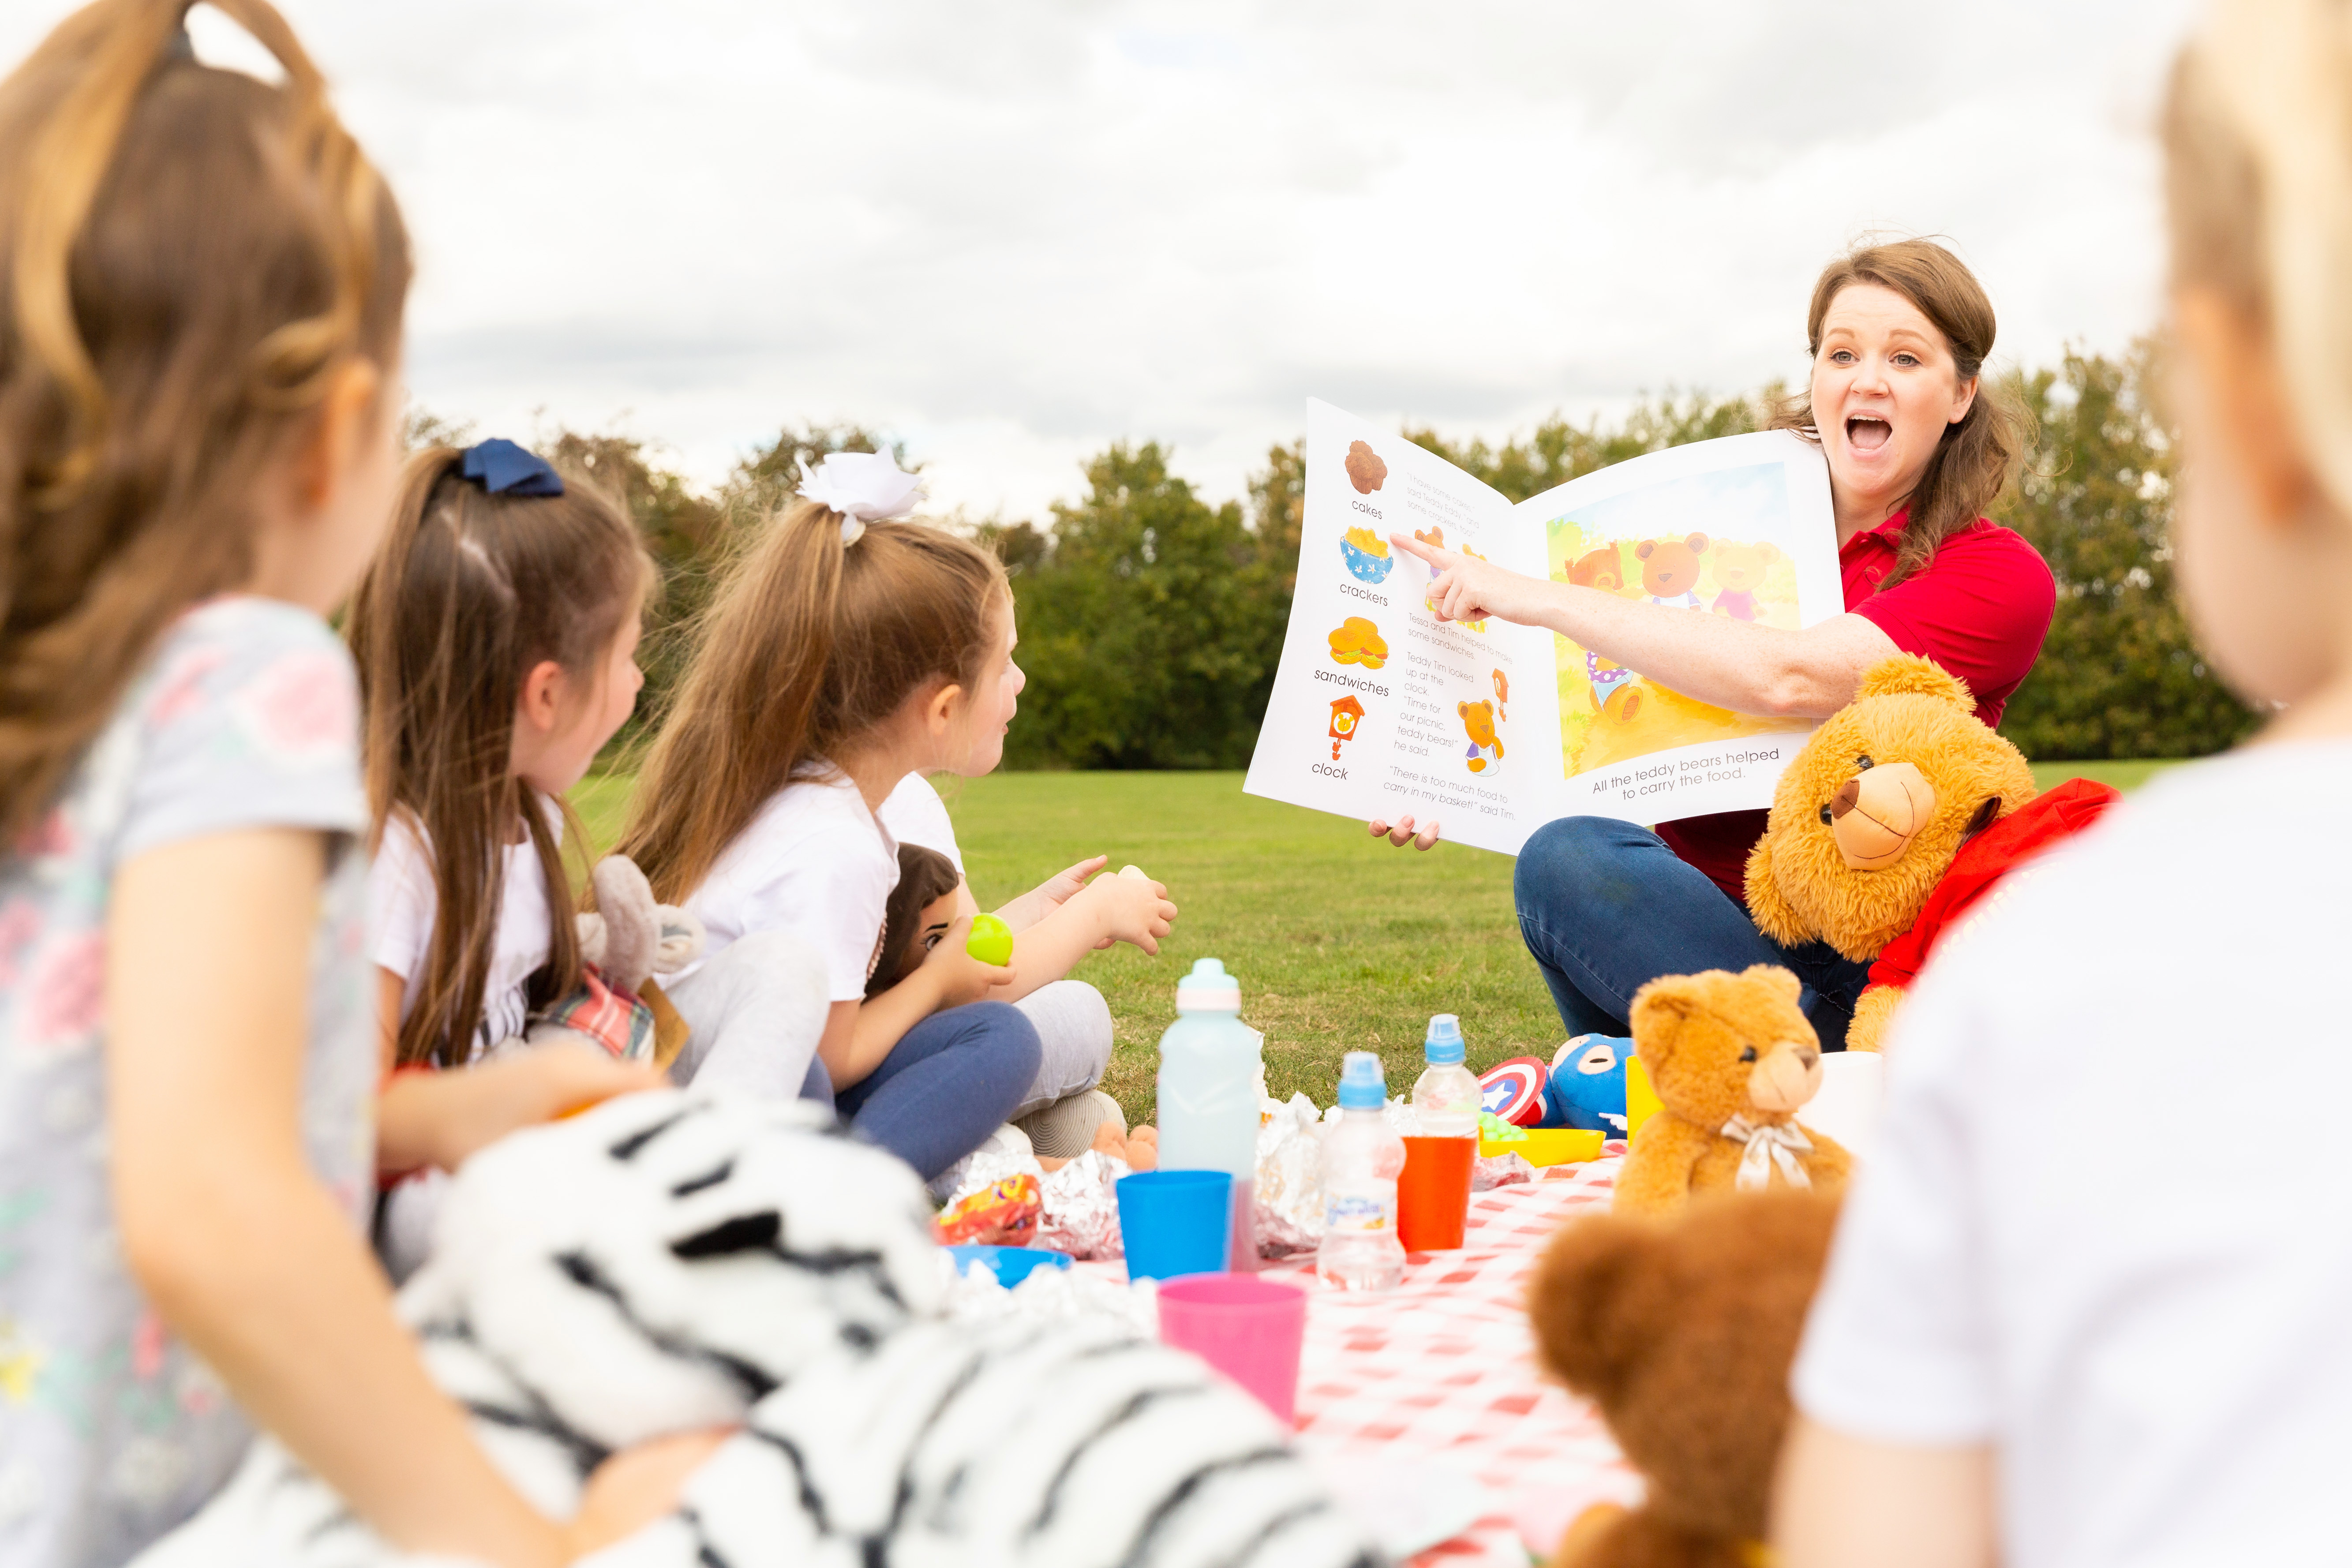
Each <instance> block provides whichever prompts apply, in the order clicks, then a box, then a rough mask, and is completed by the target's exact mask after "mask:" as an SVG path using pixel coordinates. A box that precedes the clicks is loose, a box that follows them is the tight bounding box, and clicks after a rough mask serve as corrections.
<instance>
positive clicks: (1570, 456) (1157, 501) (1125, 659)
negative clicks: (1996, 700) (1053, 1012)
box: [411, 342, 2256, 768]
mask: <svg viewBox="0 0 2352 1568" xmlns="http://www.w3.org/2000/svg"><path fill="white" fill-rule="evenodd" d="M2156 377H2157V355H2156V353H2155V350H2154V348H2153V346H2152V345H2151V344H2149V343H2147V342H2142V343H2139V344H2137V345H2135V347H2134V348H2133V349H2132V350H2131V351H2129V352H2128V353H2124V354H2122V355H2119V356H2112V357H2111V356H2106V355H2101V354H2094V353H2067V354H2066V355H2065V356H2064V357H2063V360H2062V361H2061V363H2059V364H2057V365H2055V366H2053V367H2047V368H2043V369H2039V370H2034V371H2030V372H2015V373H2012V374H2010V375H2009V376H2008V377H2007V378H2006V388H2007V390H2008V392H2009V394H2010V395H2011V396H2012V397H2014V398H2015V399H2016V400H2017V402H2018V403H2019V404H2020V405H2022V407H2023V408H2024V409H2025V410H2026V411H2027V412H2028V413H2030V414H2031V415H2032V416H2033V421H2034V426H2035V434H2034V437H2033V440H2032V445H2031V447H2030V448H2029V450H2028V452H2027V457H2026V462H2025V465H2024V470H2023V473H2022V474H2021V478H2020V479H2019V481H2018V483H2017V484H2016V485H2014V486H2013V487H2012V488H2011V490H2010V491H2009V492H2008V493H2007V494H2005V495H2004V496H2003V497H2002V498H2001V500H2000V503H1999V504H1998V505H1997V506H1996V508H1995V509H1994V513H1993V516H1994V520H1995V521H1999V522H2001V523H2004V524H2006V525H2008V526H2009V527H2011V528H2014V529H2016V530H2017V531H2019V532H2021V533H2022V534H2023V535H2024V536H2025V537H2026V538H2027V539H2029V540H2031V541H2032V543H2033V545H2034V547H2035V548H2036V549H2038V550H2040V551H2041V552H2042V557H2043V558H2044V559H2045V560H2046V561H2048V562H2049V563H2050V568H2051V571H2052V574H2053V575H2054V576H2055V577H2056V579H2057V582H2058V604H2057V611H2056V615H2055V617H2054V619H2053V623H2052V625H2051V628H2050V636H2049V640H2048V641H2047V642H2046V643H2045V644H2044V645H2043V647H2042V658H2041V661H2040V662H2039V663H2038V664H2037V665H2036V666H2035V667H2034V670H2033V673H2032V675H2030V676H2029V677H2027V679H2026V681H2025V683H2024V685H2023V686H2022V687H2021V688H2020V689H2018V692H2017V694H2016V696H2015V697H2014V698H2013V699H2012V700H2011V702H2010V705H2009V709H2008V711H2007V712H2006V714H2005V715H2004V716H2003V719H2002V721H2001V731H2002V733H2004V734H2006V735H2007V736H2008V737H2009V738H2010V739H2011V741H2013V742H2015V743H2016V744H2017V745H2018V747H2019V748H2020V749H2021V751H2023V752H2025V753H2026V755H2028V756H2029V757H2032V758H2035V759H2037V760H2048V761H2080V760H2091V759H2098V758H2114V757H2187V756H2197V755H2201V754H2203V753H2206V752H2214V751H2219V750H2221V749H2222V748H2224V747H2227V746H2229V745H2230V744H2231V743H2232V742H2235V741H2237V740H2239V739H2240V738H2242V736H2244V735H2245V734H2246V733H2247V732H2248V731H2250V730H2251V729H2252V727H2253V725H2254V723H2255V721H2256V716H2255V715H2254V714H2253V713H2252V712H2250V711H2249V710H2247V709H2246V708H2245V707H2244V705H2242V703H2240V702H2239V701H2237V700H2236V699H2235V698H2233V697H2232V696H2231V694H2230V693H2229V692H2228V691H2227V690H2226V689H2224V688H2223V687H2222V686H2221V683H2220V681H2219V680H2218V679H2216V678H2215V677H2214V675H2213V673H2212V671H2211V670H2210V668H2208V667H2207V665H2206V663H2205V661H2204V658H2203V656H2202V655H2201V654H2200V652H2199V651H2198V649H2197V647H2196V645H2195V642H2194V641H2193V639H2192V638H2191V637H2190V636H2189V628H2188V625H2187V622H2186V620H2185V618H2184V617H2183V616H2182V614H2181V610H2180V605H2179V595H2178V593H2177V591H2176V589H2175V585H2174V581H2173V573H2172V558H2171V551H2170V548H2169V544H2168V539H2167V528H2168V523H2169V521H2170V517H2171V508H2172V503H2173V496H2174V483H2173V480H2174V461H2175V457H2174V455H2175V452H2176V450H2177V447H2176V442H2175V439H2174V435H2173V432H2172V430H2171V428H2170V427H2169V426H2168V425H2167V423H2166V422H2165V419H2164V417H2163V416H2162V413H2161V410H2160V408H2159V406H2158V402H2157V399H2156V397H2155V395H2154V388H2155V383H2156ZM1779 396H1780V389H1779V388H1777V387H1768V388H1765V389H1763V390H1762V391H1760V392H1759V393H1757V394H1754V395H1748V396H1739V397H1714V396H1709V395H1701V394H1692V395H1681V396H1674V395H1668V396H1663V397H1653V398H1649V399H1645V400H1643V402H1641V403H1639V404H1637V405H1635V406H1634V407H1633V409H1631V410H1630V411H1629V412H1627V413H1626V414H1625V415H1623V416H1622V417H1618V418H1615V419H1601V418H1598V417H1596V418H1593V419H1591V420H1588V421H1587V422H1585V423H1583V424H1575V423H1572V422H1570V421H1569V420H1567V419H1565V418H1561V417H1554V418H1552V419H1549V420H1547V421H1545V422H1543V423H1542V424H1540V425H1538V426H1537V427H1536V428H1535V429H1534V430H1533V431H1531V432H1529V433H1528V434H1526V435H1524V436H1520V437H1513V438H1511V439H1508V440H1506V441H1504V442H1502V443H1501V444H1499V445H1494V446H1490V445H1489V444H1487V443H1486V441H1483V440H1476V439H1473V440H1467V441H1449V440H1447V439H1446V438H1444V437H1441V436H1440V435H1438V434H1437V433H1436V432H1435V431H1433V430H1431V429H1426V428H1421V429H1412V428H1409V429H1407V430H1406V431H1405V432H1404V435H1405V436H1406V437H1407V438H1409V439H1411V440H1412V441H1414V442H1416V443H1418V444H1419V445H1421V446H1423V447H1427V448H1428V449H1429V450H1431V451H1433V452H1435V453H1437V454H1438V455H1439V456H1441V457H1444V458H1447V459H1448V460H1449V461H1452V462H1454V463H1455V464H1457V465H1459V466H1460V467H1462V468H1465V469H1467V470H1468V471H1469V472H1471V473H1473V474H1475V475H1476V476H1477V477H1478V478H1480V479H1484V480H1485V481H1486V483H1488V484H1490V485H1492V486H1494V487H1495V489H1497V490H1499V491H1501V492H1502V493H1503V494H1504V495H1506V496H1507V497H1509V498H1510V499H1511V500H1524V499H1526V498H1527V497H1528V496H1532V495H1536V494H1538V493H1540V492H1541V491H1543V490H1546V489H1550V488H1551V487H1552V486H1554V485H1557V484H1559V483H1562V482H1563V481H1565V480H1568V479H1574V478H1576V477H1577V476H1578V475H1580V474H1585V473H1590V472H1591V471H1592V470H1593V469H1595V468H1603V467H1606V466H1608V465H1609V464H1612V463H1617V462H1622V461H1623V460H1624V459H1626V458H1633V457H1638V456H1640V455H1641V454H1642V453H1644V452H1654V451H1657V450H1660V449H1662V448H1664V447H1673V446H1678V445H1681V444H1683V443H1685V442H1688V441H1700V440H1707V439H1711V438H1713V437H1718V436H1731V435H1738V434H1740V433H1742V432H1745V431H1749V430H1756V429H1760V428H1762V427H1763V426H1764V425H1765V423H1766V421H1767V420H1768V419H1769V416H1770V414H1771V411H1772V408H1773V406H1774V405H1775V404H1776V402H1777V401H1778V399H1779ZM465 434H466V432H465V431H464V430H463V429H462V428H453V427H450V426H446V425H445V424H443V423H441V422H439V421H436V420H433V419H431V418H430V417H429V416H427V417H420V418H418V419H416V420H414V421H412V431H411V435H412V439H413V440H415V441H418V442H422V441H425V440H430V439H443V438H450V437H460V438H462V437H464V436H465ZM881 446H882V442H881V439H880V438H879V437H877V433H876V432H873V431H870V430H866V429H863V428H860V427H857V426H817V425H808V426H799V427H797V428H795V427H787V428H785V429H783V430H782V431H781V432H780V433H779V434H778V436H777V437H776V438H775V440H773V441H772V442H770V443H767V444H765V445H763V446H761V447H758V448H756V449H755V450H754V452H753V453H752V455H751V457H749V458H746V459H744V460H743V461H742V462H741V463H740V464H739V465H737V467H736V468H735V469H734V470H733V471H732V472H731V473H730V474H729V475H728V476H727V478H726V479H725V480H724V481H723V482H722V483H721V484H719V486H718V487H717V488H716V489H709V490H703V489H696V488H695V487H693V486H691V485H689V484H688V483H687V482H686V481H685V480H684V479H681V478H680V477H679V476H678V475H677V473H676V472H675V471H674V470H673V469H672V468H669V467H668V466H667V464H666V463H665V462H664V461H663V460H662V458H661V456H660V454H659V452H658V451H657V450H656V448H654V447H651V446H649V445H648V444H646V442H644V441H641V440H638V439H636V438H635V437H627V436H623V435H611V434H606V435H589V434H583V433H581V432H578V431H572V430H562V431H559V432H558V433H557V434H556V435H555V436H554V437H552V438H551V439H550V440H547V441H544V442H543V443H542V449H544V450H547V451H548V453H549V455H550V456H551V457H553V458H557V459H559V460H560V461H567V462H570V463H572V464H574V465H576V466H578V467H579V468H584V469H586V470H588V471H589V472H590V473H592V474H594V475H596V476H597V477H598V478H600V479H602V481H603V482H604V483H605V484H606V485H608V486H609V487H610V488H611V489H613V490H614V492H615V493H616V494H617V495H618V496H620V497H621V499H622V500H625V502H626V504H627V506H628V508H629V510H630V512H631V514H632V515H633V516H634V517H635V520H636V522H637V525H638V527H639V528H640V529H641V530H642V531H643V532H644V535H645V538H646V544H647V547H648V548H649V550H650V551H651V552H652V553H653V556H654V559H655V561H656V563H657V564H658V565H659V567H660V579H661V580H660V584H659V586H658V588H657V590H656V594H655V595H654V597H653V600H652V602H651V603H649V605H648V606H647V611H646V632H647V636H646V653H645V657H644V663H645V665H646V692H645V697H644V699H643V700H641V702H640V707H639V715H640V717H639V719H638V720H637V721H636V722H635V725H633V727H632V729H633V731H634V732H635V733H639V734H641V733H642V732H643V731H644V730H645V728H646V726H648V725H650V724H652V723H656V722H658V717H659V714H660V711H661V708H662V704H663V702H664V700H665V699H666V697H667V693H668V692H669V691H670V690H671V689H673V688H674V686H675V684H676V680H677V674H678V670H679V668H680V666H681V664H682V661H683V658H684V655H685V651H686V648H687V647H688V643H689V639H690V636H691V627H692V625H693V622H694V617H695V616H696V615H697V614H698V612H699V610H700V609H701V608H702V606H703V605H706V604H708V603H709V595H710V589H711V585H712V583H713V582H714V580H715V577H716V574H717V573H718V572H719V570H720V569H721V568H722V567H723V565H724V563H726V561H727V560H728V559H729V558H730V552H731V551H733V550H734V549H736V548H738V547H740V544H741V542H743V541H744V540H745V539H747V538H749V537H750V536H751V533H752V532H753V531H754V530H755V529H756V527H757V525H758V524H759V522H760V521H761V520H762V519H764V518H766V517H768V516H769V515H771V514H772V512H773V510H775V509H776V507H778V506H779V505H781V504H782V503H783V502H785V501H787V500H790V499H791V498H792V495H793V488H794V485H795V482H796V480H797V478H798V469H799V462H800V460H801V459H802V458H808V459H810V460H811V461H814V459H816V458H820V457H822V456H823V455H824V454H825V453H827V452H834V451H876V450H879V449H880V448H881ZM900 457H901V460H902V461H903V460H904V458H905V454H904V453H901V454H900ZM1169 457H1170V454H1169V452H1168V450H1167V449H1166V448H1165V447H1161V446H1160V444H1159V443H1157V442H1150V441H1147V442H1143V443H1140V444H1136V443H1129V442H1119V443H1115V444H1114V445H1112V446H1111V447H1108V448H1107V449H1106V450H1104V451H1102V452H1101V453H1099V454H1097V456H1095V457H1094V458H1091V459H1090V460H1088V461H1087V464H1086V465H1085V467H1084V469H1083V473H1084V479H1085V488H1084V490H1083V493H1082V494H1081V495H1080V496H1079V497H1078V499H1076V500H1070V501H1061V502H1056V503H1055V505H1054V506H1053V508H1052V509H1051V512H1050V515H1049V516H1048V517H1047V518H1046V519H1045V520H1043V521H1017V522H1010V523H1007V522H1003V521H989V522H984V523H980V524H976V525H970V527H969V531H971V533H972V534H973V535H974V536H975V537H976V538H978V539H979V540H981V541H982V542H983V543H985V544H987V545H988V546H989V547H990V548H991V549H992V550H994V551H995V552H996V553H997V555H998V556H999V557H1000V558H1001V559H1002V560H1003V562H1004V564H1005V569H1006V571H1007V573H1008V574H1009V575H1010V577H1011V579H1012V583H1013V596H1014V599H1015V601H1016V604H1017V605H1018V607H1019V616H1020V629H1021V653H1020V659H1021V664H1022V667H1023V668H1024V670H1026V671H1027V673H1028V677H1029V686H1028V690H1027V692H1026V693H1025V694H1024V696H1023V699H1022V702H1021V717H1020V718H1019V719H1018V720H1017V721H1015V722H1014V724H1013V731H1012V733H1011V735H1010V736H1009V737H1008V740H1007V742H1006V747H1005V762H1006V765H1007V766H1011V767H1016V768H1237V767H1241V766H1243V765H1244V764H1245V763H1247V762H1248V760H1249V755H1250V751H1251V749H1252V747H1253V746H1254V745H1255V743H1256V739H1257V727H1258V723H1259V721H1260V719H1261V718H1262V717H1263V715H1264V714H1265V704H1266V698H1267V694H1268V692H1269V691H1270V690H1271V689H1272V687H1273V683H1274V672H1275V667H1276V662H1277V661H1278V659H1279V658H1280V655H1281V650H1282V639H1283V633H1284V629H1285V627H1286V624H1287V622H1288V619H1289V615H1290V598H1291V591H1292V587H1293V584H1294V580H1295V576H1296V573H1297V561H1298V535H1299V521H1300V517H1301V513H1302V510H1303V505H1304V500H1305V467H1304V457H1305V453H1304V448H1303V443H1292V444H1290V445H1287V446H1277V447H1272V448H1271V449H1269V450H1268V452H1267V453H1266V457H1265V464H1264V466H1263V467H1262V468H1259V469H1258V470H1257V471H1255V473H1253V474H1252V475H1250V476H1249V479H1248V485H1247V494H1246V496H1245V497H1244V498H1242V499H1237V500H1226V501H1223V502H1214V503H1213V502H1211V501H1210V500H1207V499H1205V498H1203V497H1202V496H1201V495H1200V494H1199V493H1198V492H1197V491H1196V490H1195V489H1193V487H1192V484H1191V483H1189V482H1188V481H1186V480H1184V479H1181V478H1179V477H1177V476H1176V475H1175V474H1173V473H1171V471H1170V468H1169ZM629 739H630V734H629V733H628V732H625V735H624V737H623V744H624V745H625V744H626V743H627V742H628V741H629Z"/></svg>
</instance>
